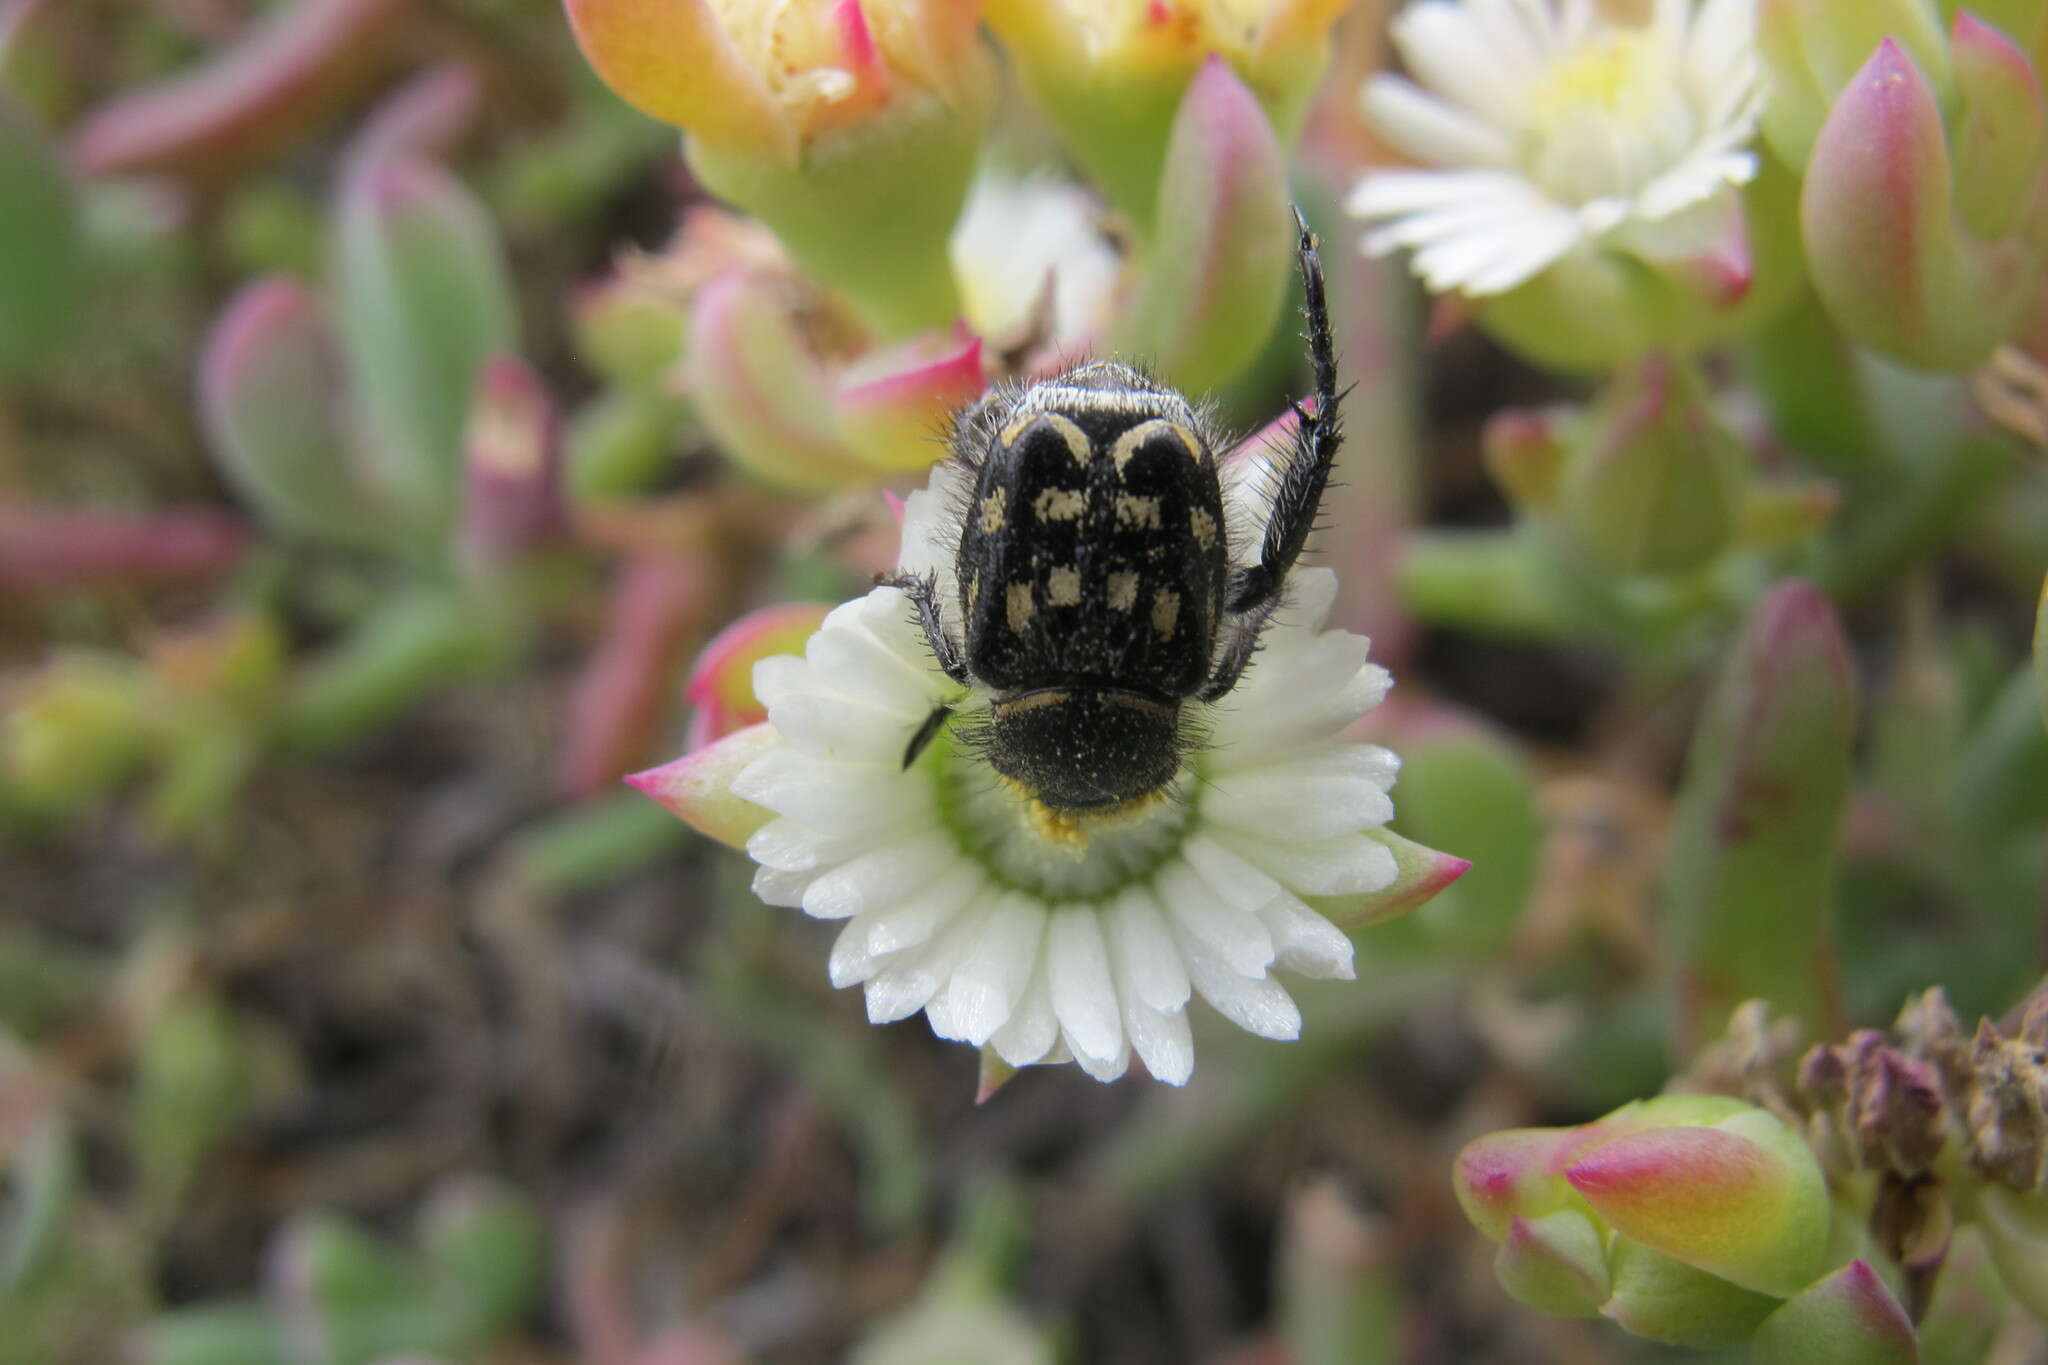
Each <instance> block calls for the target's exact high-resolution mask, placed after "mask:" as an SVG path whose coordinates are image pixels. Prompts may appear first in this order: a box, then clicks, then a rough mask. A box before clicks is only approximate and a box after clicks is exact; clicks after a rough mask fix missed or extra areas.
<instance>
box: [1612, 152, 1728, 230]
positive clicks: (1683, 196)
mask: <svg viewBox="0 0 2048 1365" xmlns="http://www.w3.org/2000/svg"><path fill="white" fill-rule="evenodd" d="M1755 175H1756V156H1755V154H1754V153H1752V152H1727V153H1722V154H1717V155H1712V156H1704V157H1692V158H1688V159H1687V160H1685V161H1682V162H1680V163H1679V164H1678V165H1676V166H1674V167H1672V168H1671V169H1670V170H1668V171H1666V172H1665V173H1664V174H1663V175H1661V176H1659V177H1657V179H1655V180H1653V181H1651V182H1650V184H1649V185H1648V186H1647V187H1646V188H1645V189H1644V190H1643V192H1642V194H1641V195H1640V196H1639V197H1638V198H1637V200H1636V210H1637V212H1639V213H1640V214H1642V216H1643V217H1645V218H1651V219H1656V218H1669V217H1671V216H1672V215H1674V214H1677V213H1681V212H1683V211H1684V210H1686V209H1690V208H1693V207H1695V206H1697V205H1701V204H1705V203H1707V202H1708V201H1710V200H1712V199H1714V198H1715V196H1717V195H1720V194H1722V193H1723V192H1724V191H1726V190H1727V189H1728V187H1729V186H1730V185H1739V184H1742V183H1744V182H1745V181H1748V180H1750V179H1753V178H1754V177H1755ZM1729 198H1730V199H1732V198H1733V195H1730V196H1729Z"/></svg>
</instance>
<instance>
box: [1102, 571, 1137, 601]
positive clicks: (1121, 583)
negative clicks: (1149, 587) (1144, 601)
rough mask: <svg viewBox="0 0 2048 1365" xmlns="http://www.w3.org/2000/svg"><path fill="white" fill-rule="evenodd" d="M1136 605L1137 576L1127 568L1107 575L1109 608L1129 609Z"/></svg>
mask: <svg viewBox="0 0 2048 1365" xmlns="http://www.w3.org/2000/svg"><path fill="white" fill-rule="evenodd" d="M1137 605H1138V576H1137V575H1136V574H1134V573H1132V572H1131V571H1130V570H1128V569H1123V570H1119V571H1118V572H1116V573H1113V574H1111V575H1110V576H1109V609H1110V610H1111V611H1129V610H1130V609H1131V608H1132V607H1135V606H1137Z"/></svg>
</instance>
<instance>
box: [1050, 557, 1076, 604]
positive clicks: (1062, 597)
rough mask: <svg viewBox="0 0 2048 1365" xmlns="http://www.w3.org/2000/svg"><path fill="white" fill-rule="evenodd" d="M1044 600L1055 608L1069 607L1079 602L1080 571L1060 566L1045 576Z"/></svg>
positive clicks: (1069, 566) (1071, 567) (1068, 566)
mask: <svg viewBox="0 0 2048 1365" xmlns="http://www.w3.org/2000/svg"><path fill="white" fill-rule="evenodd" d="M1045 600H1046V601H1048V602H1050V603H1052V604H1053V605H1054V606H1056V607H1071V606H1074V605H1076V604H1077V603H1079V602H1080V600H1081V571H1080V570H1079V569H1077V568H1074V567H1073V566H1072V565H1070V564H1067V565H1061V566H1060V567H1059V568H1057V569H1054V570H1053V571H1052V572H1051V573H1049V574H1047V575H1046V576H1045Z"/></svg>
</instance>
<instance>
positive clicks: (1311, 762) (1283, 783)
mask: <svg viewBox="0 0 2048 1365" xmlns="http://www.w3.org/2000/svg"><path fill="white" fill-rule="evenodd" d="M1392 760H1393V755H1391V754H1389V753H1387V751H1386V750H1384V749H1381V748H1379V747H1378V746H1377V745H1370V744H1346V745H1342V746H1339V747H1338V748H1336V749H1334V750H1332V751H1331V752H1329V753H1327V754H1322V755H1317V756H1314V757H1309V758H1297V759H1293V760H1291V761H1288V762H1284V763H1274V764H1269V765H1266V766H1264V767H1259V768H1247V769H1242V770H1240V771H1238V772H1234V773H1224V774H1219V775H1218V776H1217V777H1216V778H1215V779H1213V780H1212V781H1211V782H1210V784H1209V786H1208V789H1207V790H1206V791H1205V792H1204V793H1203V795H1202V813H1203V815H1204V816H1205V817H1206V818H1208V819H1211V820H1214V821H1216V822H1217V823H1218V824H1222V825H1229V826H1235V827H1236V828H1238V829H1241V830H1247V831H1250V832H1251V833H1254V834H1261V835H1267V836H1270V837H1272V838H1275V839H1325V838H1329V837H1331V836H1332V835H1337V834H1352V833H1356V832H1357V831H1359V830H1361V829H1372V828H1375V827H1377V826H1379V825H1384V824H1385V823H1386V822H1387V821H1389V820H1391V819H1393V818H1394V803H1393V801H1392V800H1391V799H1390V798H1389V797H1388V796H1387V787H1388V786H1389V785H1390V784H1391V783H1392V781H1393V769H1394V767H1395V764H1394V763H1393V761H1392Z"/></svg>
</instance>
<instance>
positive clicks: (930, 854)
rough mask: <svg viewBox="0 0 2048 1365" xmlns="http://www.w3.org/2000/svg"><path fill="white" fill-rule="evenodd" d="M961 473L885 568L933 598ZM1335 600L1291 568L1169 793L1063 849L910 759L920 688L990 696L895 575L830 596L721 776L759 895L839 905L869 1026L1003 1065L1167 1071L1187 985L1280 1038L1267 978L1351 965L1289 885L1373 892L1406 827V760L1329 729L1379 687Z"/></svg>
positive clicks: (951, 751)
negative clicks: (741, 812) (922, 580)
mask: <svg viewBox="0 0 2048 1365" xmlns="http://www.w3.org/2000/svg"><path fill="white" fill-rule="evenodd" d="M1257 467H1258V462H1257V461H1254V460H1244V461H1238V462H1235V463H1234V464H1233V465H1232V466H1229V467H1228V469H1229V471H1230V473H1231V475H1232V476H1233V477H1231V478H1230V479H1228V480H1227V491H1226V497H1227V498H1228V499H1230V500H1231V502H1232V514H1233V516H1240V515H1252V514H1253V513H1250V512H1248V511H1247V508H1246V504H1247V502H1248V501H1249V499H1248V498H1247V497H1246V496H1245V495H1244V494H1242V493H1241V492H1240V491H1239V490H1240V489H1243V488H1244V487H1245V486H1246V485H1247V484H1248V483H1249V484H1251V485H1252V486H1254V487H1255V486H1257V484H1256V478H1257ZM963 477H964V474H963V472H962V471H961V470H960V469H958V468H957V467H955V466H952V465H943V466H941V467H940V468H939V469H938V470H937V471H936V472H935V473H934V475H933V477H932V482H931V486H930V487H929V488H927V489H925V490H924V491H922V492H919V493H916V494H913V495H912V496H911V498H910V501H909V505H908V507H907V509H906V514H905V518H904V526H903V551H902V566H903V567H904V568H905V569H906V570H908V571H910V572H913V573H920V574H921V573H924V572H927V571H930V572H935V573H936V574H937V575H938V576H939V591H940V600H942V601H953V600H957V599H956V596H955V587H954V584H953V582H952V564H951V558H950V556H949V555H948V554H947V553H945V551H944V548H943V546H944V540H945V537H944V536H943V535H942V534H941V531H942V523H943V521H944V519H945V516H946V510H945V509H950V508H954V507H957V506H959V505H960V502H961V497H962V493H963V490H962V489H961V488H959V487H958V486H957V485H958V482H959V481H960V480H961V479H962V478H963ZM1247 539H1250V538H1247ZM1254 543H1255V542H1254ZM1335 593H1336V579H1335V576H1334V575H1333V574H1331V573H1329V572H1328V571H1327V570H1321V569H1301V570H1297V571H1296V572H1295V574H1294V576H1293V588H1292V593H1291V597H1290V600H1289V602H1288V605H1287V606H1286V608H1285V609H1283V610H1282V611H1281V612H1280V613H1279V615H1278V616H1277V617H1276V619H1275V621H1274V624H1273V625H1272V626H1271V627H1270V628H1269V629H1268V631H1267V633H1266V636H1265V648H1264V650H1263V651H1262V652H1261V653H1260V655H1259V657H1258V660H1257V662H1256V664H1255V665H1254V666H1253V667H1252V669H1251V670H1250V671H1249V672H1248V673H1247V674H1246V675H1245V677H1244V680H1243V681H1242V682H1241V683H1240V684H1239V685H1238V687H1237V688H1236V689H1235V690H1234V691H1233V692H1231V693H1230V694H1229V695H1228V696H1227V697H1225V698H1224V699H1223V700H1222V701H1220V702H1219V703H1217V704H1215V705H1214V706H1211V707H1208V708H1205V709H1206V714H1205V715H1203V716H1201V717H1199V719H1200V721H1201V723H1202V725H1203V726H1204V727H1205V729H1206V731H1207V734H1208V741H1207V743H1206V744H1205V745H1204V746H1203V747H1202V748H1201V749H1200V750H1199V751H1198V752H1197V753H1196V754H1195V755H1194V757H1193V758H1192V759H1191V760H1190V762H1189V765H1188V768H1187V770H1185V771H1184V772H1183V773H1182V775H1181V777H1180V779H1179V781H1178V782H1177V784H1176V785H1175V786H1174V788H1173V789H1172V791H1171V794H1170V797H1169V799H1168V800H1165V801H1162V802H1159V803H1157V804H1156V805H1153V806H1152V807H1150V808H1149V809H1147V810H1146V811H1145V812H1144V813H1142V814H1140V815H1137V816H1133V817H1129V818H1128V819H1126V820H1125V821H1123V822H1120V823H1115V824H1108V825H1105V826H1103V827H1100V828H1097V829H1094V830H1092V831H1091V835H1092V837H1090V838H1089V839H1088V840H1087V842H1086V845H1085V847H1084V848H1082V849H1078V850H1077V849H1073V848H1069V847H1063V846H1060V845H1057V844H1054V843H1049V842H1047V841H1046V840H1045V839H1044V838H1043V837H1041V835H1040V834H1039V833H1037V832H1035V831H1034V829H1033V826H1032V822H1031V820H1030V818H1029V815H1028V812H1027V809H1026V803H1025V802H1024V801H1023V800H1022V799H1021V798H1020V797H1018V796H1017V795H1015V794H1014V793H1013V792H1012V791H1011V790H1010V789H1009V788H1007V787H1006V786H1005V785H1003V784H1002V783H1000V782H999V781H998V780H997V778H996V775H995V774H994V772H993V771H992V770H991V769H990V768H989V767H988V766H987V765H986V763H985V762H983V761H982V760H980V759H979V758H976V757H975V756H974V755H973V754H972V753H971V751H969V750H967V749H964V748H963V747H961V746H959V745H957V744H956V743H954V742H953V741H952V740H951V738H950V737H949V736H941V737H940V739H939V740H937V741H936V742H934V743H933V744H932V745H931V746H930V747H929V748H928V749H927V750H926V751H925V753H924V754H923V755H922V756H921V757H920V758H919V760H918V761H917V763H916V764H915V765H914V766H912V767H911V768H910V769H909V770H908V771H905V770H904V768H903V762H902V761H903V753H904V749H905V745H906V742H907V741H908V739H909V737H910V736H911V735H912V734H913V733H914V732H915V731H916V730H917V729H918V727H919V726H920V725H921V724H922V723H923V722H924V721H925V719H926V718H927V717H928V716H929V715H930V714H931V712H932V710H933V708H934V707H935V706H937V705H940V704H942V703H946V702H952V703H954V704H956V707H958V709H960V710H963V711H966V712H968V713H970V714H969V716H968V719H969V720H970V721H971V719H972V717H971V712H972V711H973V710H974V709H975V708H976V707H977V706H985V705H986V704H987V698H986V697H977V696H970V697H968V698H967V699H966V700H965V701H962V700H961V698H960V688H959V687H958V686H957V685H956V684H954V683H952V682H951V681H949V680H948V679H947V678H946V676H945V675H944V674H943V673H941V672H940V671H939V669H938V668H937V666H936V665H935V664H934V663H933V661H932V658H931V655H930V651H929V649H928V647H927V645H926V643H925V640H924V638H923V636H922V634H921V633H920V632H919V630H918V629H917V628H916V627H915V626H914V625H913V624H912V621H911V608H910V605H909V603H908V601H907V599H906V598H905V596H904V594H903V593H902V592H901V591H899V590H898V589H896V588H877V589H875V590H874V591H872V592H870V593H869V594H868V595H867V596H866V597H863V598H860V599H858V600H856V601H853V602H849V603H847V604H845V605H843V606H841V607H839V608H838V609H836V610H835V611H833V612H832V614H831V615H830V616H828V617H827V618H826V620H825V624H824V626H823V628H822V629H820V630H819V631H818V633H817V634H815V635H814V636H812V637H811V639H810V641H809V643H808V644H807V646H806V648H805V651H804V657H802V658H797V657H795V656H792V655H783V656H780V657H776V658H770V659H766V660H763V661H762V662H761V663H759V664H758V665H756V668H755V675H754V677H755V691H756V693H757V694H758V695H759V697H760V699H761V701H762V702H763V703H764V704H765V705H766V706H767V709H768V717H769V724H770V725H771V726H772V727H773V729H774V730H775V732H776V733H777V734H778V735H779V738H780V743H779V744H778V745H777V746H776V747H773V748H770V749H769V750H768V751H767V752H766V753H765V754H764V755H763V756H761V757H759V758H756V759H754V760H753V761H752V762H751V763H749V764H748V766H746V767H745V768H744V769H743V770H742V771H741V772H740V773H739V775H738V776H737V778H735V779H733V780H732V782H731V792H732V794H733V795H735V796H738V797H741V798H744V799H745V800H746V801H749V802H752V803H754V804H755V805H757V806H761V807H765V808H767V809H768V810H770V811H773V812H774V813H775V816H776V818H775V819H773V820H771V821H769V822H768V823H767V824H765V825H763V826H761V827H760V828H759V829H758V831H756V832H755V833H754V835H753V837H752V838H751V839H749V840H748V841H747V851H748V852H749V853H750V854H752V855H753V857H754V859H755V861H756V862H758V863H759V864H760V867H759V870H758V872H757V874H756V876H755V878H754V889H755V891H756V892H757V893H758V894H759V895H760V896H761V897H762V899H764V900H766V901H768V902H770V903H771V904H776V905H786V906H800V907H802V909H803V910H804V911H805V912H807V913H809V914H811V915H814V916H817V917H819V918H821V919H839V920H844V921H845V927H844V928H843V929H841V931H840V933H839V938H838V941H837V943H836V944H835V946H834V947H833V950H832V955H831V967H830V970H831V977H832V981H833V983H834V984H835V985H838V986H852V985H861V986H864V987H865V989H866V994H867V1006H868V1016H869V1018H870V1019H872V1020H873V1021H875V1022H876V1023H884V1022H887V1021H890V1020H895V1019H902V1018H906V1017H908V1016H909V1015H912V1014H914V1013H916V1012H917V1011H919V1010H923V1011H924V1012H925V1014H926V1015H927V1016H928V1017H929V1019H930V1021H931V1026H932V1030H933V1031H934V1032H935V1033H937V1034H938V1035H939V1036H940V1037H943V1038H952V1039H959V1040H961V1041H964V1042H968V1043H972V1044H975V1045H976V1046H984V1045H985V1046H986V1047H988V1048H990V1049H992V1050H993V1052H994V1053H995V1054H996V1055H997V1056H999V1057H1000V1058H1001V1059H1002V1061H1004V1062H1005V1063H1007V1064H1009V1065H1011V1066H1024V1065H1027V1064H1030V1063H1034V1062H1058V1061H1066V1060H1069V1059H1071V1060H1073V1061H1076V1062H1078V1063H1079V1064H1080V1065H1081V1067H1082V1068H1083V1069H1084V1070H1086V1071H1087V1072H1088V1074H1089V1075H1091V1076H1094V1077H1096V1078H1097V1079H1099V1080H1105V1081H1106V1080H1112V1079H1114V1078H1116V1077H1117V1076H1120V1075H1122V1074H1123V1072H1124V1070H1125V1068H1126V1066H1128V1064H1129V1061H1130V1056H1131V1054H1132V1053H1133V1052H1136V1053H1137V1055H1138V1057H1139V1058H1140V1059H1141V1060H1142V1061H1143V1062H1144V1064H1145V1066H1146V1068H1147V1069H1148V1070H1149V1071H1150V1072H1151V1073H1152V1074H1153V1075H1154V1076H1156V1077H1157V1078H1159V1079H1160V1080H1163V1081H1168V1082H1171V1083H1173V1084H1176V1085H1178V1084H1181V1083H1182V1082H1185V1081H1186V1080H1187V1078H1188V1076H1189V1074H1190V1072H1191V1071H1192V1069H1193V1067H1194V1045H1193V1041H1192V1039H1191V1036H1190V1033H1189V1028H1188V1020H1187V1015H1186V1005H1187V1003H1188V1000H1189V998H1190V996H1191V994H1192V993H1200V994H1201V995H1202V996H1203V997H1204V998H1205V999H1207V1000H1208V1001H1209V1003H1210V1004H1212V1005H1214V1006H1215V1007H1216V1009H1217V1010H1218V1011H1219V1012H1220V1013H1222V1014H1223V1015H1224V1016H1225V1017H1226V1018H1228V1019H1229V1020H1230V1021H1231V1022H1233V1023H1235V1024H1237V1025H1238V1026H1239V1027H1241V1028H1244V1029H1248V1030H1250V1031H1251V1032H1253V1033H1256V1034H1260V1035H1262V1036H1265V1037H1268V1038H1280V1039H1286V1038H1293V1037H1295V1036H1296V1035H1297V1034H1298V1033H1299V1031H1300V1029H1301V1015H1300V1013H1299V1011H1298V1010H1297V1009H1296V1008H1295V1004H1294V1001H1293V1000H1292V999H1291V998H1290V997H1289V996H1288V994H1287V991H1286V989H1285V988H1283V987H1282V986H1281V984H1280V983H1279V981H1277V980H1276V979H1275V977H1274V972H1275V970H1276V969H1285V970H1287V971H1291V972H1294V973H1297V974H1299V975H1302V976H1308V977H1339V978H1349V977H1350V976H1351V975H1352V945H1351V941H1350V939H1349V938H1347V937H1346V936H1345V934H1344V933H1343V931H1341V930H1340V929H1338V928H1337V927H1336V926H1335V925H1333V924H1332V923H1331V922H1330V921H1329V920H1328V919H1326V918H1325V917H1324V916H1323V915H1322V914H1321V913H1318V911H1317V910H1316V909H1314V908H1311V906H1310V904H1309V903H1308V902H1307V900H1305V899H1304V898H1309V897H1347V898H1359V897H1365V896H1370V895H1371V894H1372V893H1376V892H1386V891H1387V890H1388V888H1390V887H1391V886H1393V884H1394V883H1395V881H1396V878H1397V866H1396V853H1395V850H1396V848H1397V847H1398V846H1400V844H1401V841H1399V840H1396V839H1395V838H1394V837H1393V836H1392V835H1390V834H1386V833H1384V832H1383V831H1381V830H1380V828H1379V827H1380V826H1381V825H1383V824H1384V823H1385V822H1386V821H1387V820H1388V819H1389V818H1390V817H1391V816H1392V814H1393V806H1392V804H1391V802H1390V800H1389V798H1388V795H1387V793H1388V789H1389V788H1390V787H1391V786H1392V785H1393V781H1394V774H1395V770H1396V768H1397V767H1398V766H1399V764H1398V760H1397V759H1396V758H1395V757H1394V755H1393V754H1391V753H1389V752H1388V751H1387V750H1385V749H1382V748H1380V747H1378V746H1377V745H1371V744H1358V743H1346V742H1343V741H1341V740H1340V739H1339V738H1338V735H1339V732H1341V731H1342V730H1343V729H1344V728H1345V727H1346V726H1347V725H1349V724H1350V723H1351V722H1352V721H1354V720H1356V719H1357V718H1358V717H1359V716H1361V715H1363V714H1364V713H1365V712H1366V711H1368V710H1370V709H1372V708H1373V707H1374V706H1375V705H1377V704H1378V703H1379V701H1380V699H1381V698H1382V697H1383V696H1384V695H1385V693H1386V690H1387V687H1388V685H1389V679H1388V677H1387V673H1386V670H1384V669H1382V668H1380V667H1379V666H1378V665H1376V664H1371V663H1368V662H1367V661H1366V649H1367V642H1366V641H1365V640H1364V639H1362V638H1360V637H1359V636H1356V635H1351V634H1347V633H1345V632H1343V631H1335V630H1332V631H1326V630H1324V629H1323V628H1322V627H1323V623H1324V620H1325V618H1326V617H1327V616H1328V614H1329V610H1330V604H1331V602H1332V600H1333V598H1334V596H1335ZM1189 705H1190V706H1198V705H1199V703H1193V702H1190V703H1189ZM689 761H690V760H688V759H685V760H681V762H682V763H685V764H687V763H688V762H689ZM1408 847H1410V848H1413V847H1414V846H1413V845H1409V846H1408ZM1434 856H1437V857H1441V855H1434ZM1444 861H1445V862H1446V863H1455V864H1457V868H1456V870H1453V871H1449V872H1448V875H1446V876H1442V877H1440V878H1439V879H1438V880H1437V881H1436V882H1435V883H1433V884H1432V885H1431V886H1430V888H1429V889H1431V890H1433V889H1434V886H1435V885H1439V884H1441V881H1443V880H1448V878H1449V877H1450V876H1455V875H1456V871H1461V870H1462V867H1463V864H1462V860H1456V859H1447V860H1444ZM1403 871H1405V869H1403ZM1424 894H1427V893H1426V892H1425V893H1424Z"/></svg>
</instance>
